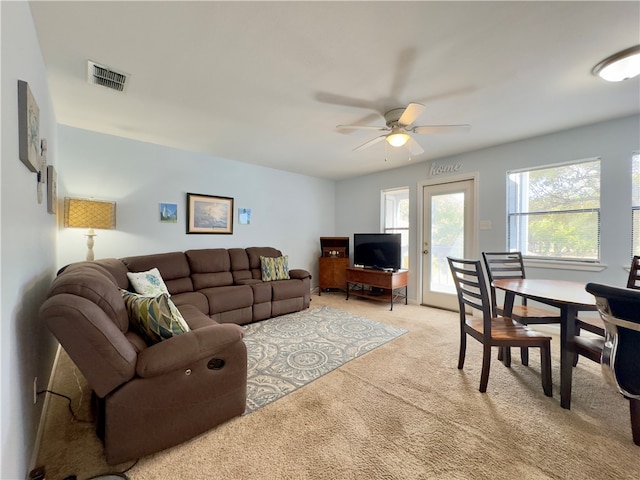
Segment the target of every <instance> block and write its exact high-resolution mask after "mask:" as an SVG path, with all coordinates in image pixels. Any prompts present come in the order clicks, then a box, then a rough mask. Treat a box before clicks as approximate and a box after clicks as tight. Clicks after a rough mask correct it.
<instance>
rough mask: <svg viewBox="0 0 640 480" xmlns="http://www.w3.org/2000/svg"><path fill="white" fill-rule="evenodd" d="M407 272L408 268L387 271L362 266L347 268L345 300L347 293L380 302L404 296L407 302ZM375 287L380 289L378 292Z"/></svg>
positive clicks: (391, 300) (392, 300)
mask: <svg viewBox="0 0 640 480" xmlns="http://www.w3.org/2000/svg"><path fill="white" fill-rule="evenodd" d="M407 274H408V270H398V271H397V272H389V271H384V270H373V269H370V268H362V267H348V268H347V300H349V295H350V294H351V295H354V296H356V297H362V298H370V299H372V300H378V301H381V302H390V304H391V308H390V310H393V302H394V300H397V299H398V298H400V299H401V298H404V304H405V305H406V304H407ZM376 289H382V291H381V292H380V293H379V294H378V293H377V290H376Z"/></svg>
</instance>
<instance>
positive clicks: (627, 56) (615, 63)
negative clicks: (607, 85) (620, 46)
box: [591, 45, 640, 82]
mask: <svg viewBox="0 0 640 480" xmlns="http://www.w3.org/2000/svg"><path fill="white" fill-rule="evenodd" d="M591 72H592V73H593V74H594V75H598V76H599V77H601V78H603V79H604V80H607V81H609V82H621V81H622V80H627V79H629V78H633V77H636V76H638V75H640V45H636V46H634V47H630V48H627V49H626V50H622V51H621V52H618V53H614V54H613V55H611V56H610V57H607V58H605V59H604V60H603V61H601V62H600V63H598V64H597V65H596V66H595V67H593V70H591Z"/></svg>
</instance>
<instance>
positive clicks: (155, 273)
mask: <svg viewBox="0 0 640 480" xmlns="http://www.w3.org/2000/svg"><path fill="white" fill-rule="evenodd" d="M127 278H129V281H130V282H131V285H132V286H133V288H134V290H135V291H136V293H139V294H140V295H146V296H147V297H157V296H158V295H160V294H161V293H166V294H167V296H169V297H170V296H171V294H170V293H169V290H167V286H166V285H165V284H164V280H162V277H161V276H160V271H159V270H158V269H157V268H152V269H151V270H148V271H146V272H127Z"/></svg>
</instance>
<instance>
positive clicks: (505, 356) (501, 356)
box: [498, 292, 516, 367]
mask: <svg viewBox="0 0 640 480" xmlns="http://www.w3.org/2000/svg"><path fill="white" fill-rule="evenodd" d="M515 299H516V294H515V293H514V292H504V304H503V306H502V316H503V317H508V318H510V317H511V312H512V311H513V302H514V301H515ZM498 360H500V361H501V362H502V363H503V364H504V365H505V366H506V367H510V366H511V348H509V347H500V351H499V352H498Z"/></svg>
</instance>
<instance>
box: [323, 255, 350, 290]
mask: <svg viewBox="0 0 640 480" xmlns="http://www.w3.org/2000/svg"><path fill="white" fill-rule="evenodd" d="M348 267H349V259H348V258H332V257H320V265H319V268H318V295H322V289H323V288H337V289H340V290H344V289H345V288H346V287H347V268H348Z"/></svg>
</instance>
